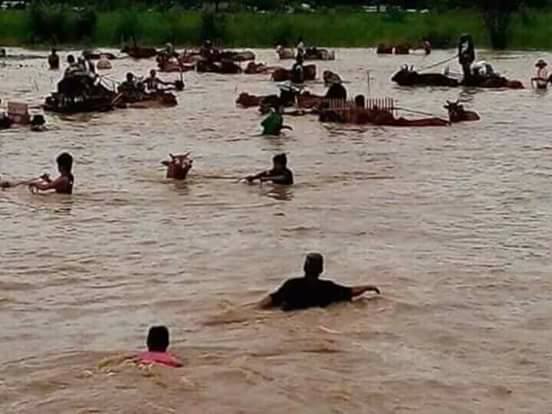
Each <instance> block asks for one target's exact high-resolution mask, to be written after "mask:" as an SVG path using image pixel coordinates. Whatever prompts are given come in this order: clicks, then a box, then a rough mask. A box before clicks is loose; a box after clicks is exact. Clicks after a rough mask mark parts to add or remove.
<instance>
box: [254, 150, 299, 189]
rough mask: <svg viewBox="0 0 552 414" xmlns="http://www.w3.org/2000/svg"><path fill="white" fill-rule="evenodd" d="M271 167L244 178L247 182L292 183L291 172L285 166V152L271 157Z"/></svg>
mask: <svg viewBox="0 0 552 414" xmlns="http://www.w3.org/2000/svg"><path fill="white" fill-rule="evenodd" d="M272 163H273V166H272V169H271V170H269V171H263V172H262V173H259V174H257V175H250V176H249V177H247V178H246V180H247V181H248V182H249V183H252V182H253V181H255V180H260V181H261V182H264V181H270V182H272V184H280V185H292V184H293V173H292V172H291V170H290V169H288V168H287V156H286V154H278V155H275V156H274V158H272Z"/></svg>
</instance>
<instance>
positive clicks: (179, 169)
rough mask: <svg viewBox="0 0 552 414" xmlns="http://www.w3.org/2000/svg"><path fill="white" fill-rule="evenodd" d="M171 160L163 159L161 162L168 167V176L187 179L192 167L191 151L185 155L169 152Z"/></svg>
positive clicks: (175, 178)
mask: <svg viewBox="0 0 552 414" xmlns="http://www.w3.org/2000/svg"><path fill="white" fill-rule="evenodd" d="M169 157H170V158H171V159H170V160H169V161H161V164H163V165H164V166H166V167H167V178H172V179H174V180H184V179H186V177H187V175H188V172H189V171H190V170H191V169H192V163H193V160H192V159H191V158H190V153H189V152H187V153H186V154H183V155H173V154H169Z"/></svg>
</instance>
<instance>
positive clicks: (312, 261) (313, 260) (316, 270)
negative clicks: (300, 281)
mask: <svg viewBox="0 0 552 414" xmlns="http://www.w3.org/2000/svg"><path fill="white" fill-rule="evenodd" d="M303 269H304V270H305V277H306V278H309V279H318V277H319V276H320V275H321V274H322V272H323V271H324V257H323V256H322V255H321V254H320V253H309V254H308V255H307V258H306V259H305V265H304V266H303Z"/></svg>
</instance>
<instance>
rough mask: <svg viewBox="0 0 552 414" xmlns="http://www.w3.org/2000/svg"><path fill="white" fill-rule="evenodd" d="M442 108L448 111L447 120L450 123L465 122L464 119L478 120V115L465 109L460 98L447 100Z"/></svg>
mask: <svg viewBox="0 0 552 414" xmlns="http://www.w3.org/2000/svg"><path fill="white" fill-rule="evenodd" d="M444 108H445V109H446V110H447V111H448V114H449V121H450V122H451V123H456V122H466V121H478V120H479V119H480V117H479V115H478V114H477V113H476V112H473V111H466V110H465V109H464V105H462V104H461V103H460V100H459V99H458V100H456V102H451V101H447V104H446V105H445V106H444Z"/></svg>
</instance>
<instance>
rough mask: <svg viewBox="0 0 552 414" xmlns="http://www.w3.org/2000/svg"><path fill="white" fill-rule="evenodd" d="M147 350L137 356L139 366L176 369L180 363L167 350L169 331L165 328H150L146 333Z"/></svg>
mask: <svg viewBox="0 0 552 414" xmlns="http://www.w3.org/2000/svg"><path fill="white" fill-rule="evenodd" d="M146 345H147V346H148V350H147V351H146V352H141V353H139V354H138V356H137V357H138V358H137V359H138V362H139V363H141V364H159V365H165V366H167V367H173V368H178V367H181V366H182V363H181V362H180V361H179V360H178V359H177V358H176V357H175V356H173V355H172V354H171V353H169V352H167V349H168V348H169V330H168V329H167V327H166V326H152V327H151V328H150V330H149V332H148V339H147V341H146Z"/></svg>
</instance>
